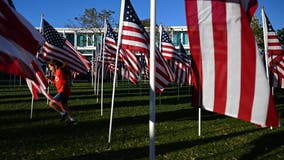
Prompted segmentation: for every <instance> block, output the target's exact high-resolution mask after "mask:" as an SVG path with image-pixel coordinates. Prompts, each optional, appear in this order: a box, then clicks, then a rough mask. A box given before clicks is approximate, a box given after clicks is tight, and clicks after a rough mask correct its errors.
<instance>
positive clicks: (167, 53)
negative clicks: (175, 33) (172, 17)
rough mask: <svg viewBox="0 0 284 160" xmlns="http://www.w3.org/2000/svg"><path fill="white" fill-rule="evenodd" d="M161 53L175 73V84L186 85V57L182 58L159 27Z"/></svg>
mask: <svg viewBox="0 0 284 160" xmlns="http://www.w3.org/2000/svg"><path fill="white" fill-rule="evenodd" d="M160 32H161V33H160V34H161V40H160V41H161V42H160V45H161V47H160V48H161V49H160V51H161V53H162V55H163V57H164V58H165V59H166V61H167V62H168V64H169V66H170V67H171V69H172V71H173V72H174V73H175V82H176V83H177V84H188V83H187V82H188V67H189V64H188V63H187V61H188V60H187V57H186V56H182V55H181V54H180V53H179V52H178V50H177V49H176V48H175V46H174V45H173V43H172V40H171V39H170V37H169V35H168V33H167V32H166V31H165V30H164V27H162V26H161V29H160Z"/></svg>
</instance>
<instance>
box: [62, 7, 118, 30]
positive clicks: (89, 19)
mask: <svg viewBox="0 0 284 160" xmlns="http://www.w3.org/2000/svg"><path fill="white" fill-rule="evenodd" d="M113 14H114V11H112V10H102V11H101V12H99V11H97V10H96V8H89V9H85V11H84V14H82V15H80V16H78V17H75V18H74V20H75V23H74V22H73V21H71V22H70V23H69V24H66V25H65V26H66V27H79V28H86V29H94V28H98V29H100V28H102V27H103V26H104V18H106V19H108V20H109V21H110V22H112V21H113V18H112V15H113ZM74 24H78V25H77V26H76V25H74Z"/></svg>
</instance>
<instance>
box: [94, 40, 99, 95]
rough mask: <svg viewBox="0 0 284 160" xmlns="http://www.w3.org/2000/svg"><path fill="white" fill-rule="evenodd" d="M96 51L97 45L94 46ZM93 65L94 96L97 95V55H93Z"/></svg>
mask: <svg viewBox="0 0 284 160" xmlns="http://www.w3.org/2000/svg"><path fill="white" fill-rule="evenodd" d="M97 49H98V45H97V46H96V52H97ZM94 54H95V53H93V55H94ZM93 65H95V66H94V67H95V73H96V74H94V79H95V80H94V94H95V95H96V93H97V75H98V56H97V54H96V55H94V60H93Z"/></svg>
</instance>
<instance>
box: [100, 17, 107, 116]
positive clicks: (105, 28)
mask: <svg viewBox="0 0 284 160" xmlns="http://www.w3.org/2000/svg"><path fill="white" fill-rule="evenodd" d="M106 32H107V24H106V17H105V18H104V40H103V41H102V42H103V43H104V44H103V47H102V54H103V55H102V58H103V60H102V82H101V116H103V106H104V66H105V58H104V57H105V56H104V48H105V42H106Z"/></svg>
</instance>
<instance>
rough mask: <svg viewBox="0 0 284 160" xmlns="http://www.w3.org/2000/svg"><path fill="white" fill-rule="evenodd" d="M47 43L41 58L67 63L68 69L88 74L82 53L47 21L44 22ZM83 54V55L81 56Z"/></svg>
mask: <svg viewBox="0 0 284 160" xmlns="http://www.w3.org/2000/svg"><path fill="white" fill-rule="evenodd" d="M42 28H43V35H44V37H45V39H46V42H45V43H44V45H43V48H42V53H40V54H39V56H40V57H41V58H43V59H45V60H47V61H48V60H50V59H56V60H58V61H61V62H65V63H67V65H68V67H69V68H70V69H71V70H73V71H75V72H78V73H82V74H87V72H88V70H89V67H88V65H89V64H87V62H86V61H85V60H84V59H86V58H84V57H83V55H82V54H81V53H79V52H78V51H77V50H76V49H75V48H74V47H73V46H72V44H71V43H70V42H69V41H68V40H66V39H65V38H63V37H62V36H61V35H60V34H59V33H58V32H57V31H56V30H55V29H54V28H53V27H52V26H51V25H50V24H49V23H48V22H47V21H46V20H44V19H43V22H42ZM79 54H81V55H79Z"/></svg>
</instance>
